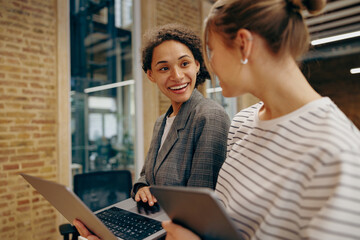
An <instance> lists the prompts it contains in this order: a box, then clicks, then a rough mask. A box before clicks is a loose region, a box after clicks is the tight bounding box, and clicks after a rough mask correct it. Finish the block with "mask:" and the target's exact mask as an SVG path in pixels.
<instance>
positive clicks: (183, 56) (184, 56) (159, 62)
mask: <svg viewBox="0 0 360 240" xmlns="http://www.w3.org/2000/svg"><path fill="white" fill-rule="evenodd" d="M186 57H190V56H189V55H187V54H185V55H182V56H181V57H179V58H178V60H180V59H183V58H186ZM161 63H168V61H165V60H163V61H158V62H157V63H156V64H155V66H157V65H159V64H161Z"/></svg>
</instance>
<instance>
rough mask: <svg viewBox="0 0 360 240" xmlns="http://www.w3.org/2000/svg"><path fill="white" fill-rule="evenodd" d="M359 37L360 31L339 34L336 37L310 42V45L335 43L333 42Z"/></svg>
mask: <svg viewBox="0 0 360 240" xmlns="http://www.w3.org/2000/svg"><path fill="white" fill-rule="evenodd" d="M359 36H360V31H355V32H351V33H345V34H340V35H336V36H332V37H326V38H320V39H316V40H313V41H311V45H313V46H315V45H319V44H324V43H329V42H335V41H340V40H344V39H348V38H354V37H359Z"/></svg>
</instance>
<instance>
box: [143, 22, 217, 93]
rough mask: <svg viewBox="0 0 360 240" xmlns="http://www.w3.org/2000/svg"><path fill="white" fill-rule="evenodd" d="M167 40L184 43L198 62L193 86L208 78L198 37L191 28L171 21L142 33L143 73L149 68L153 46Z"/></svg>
mask: <svg viewBox="0 0 360 240" xmlns="http://www.w3.org/2000/svg"><path fill="white" fill-rule="evenodd" d="M169 40H174V41H178V42H180V43H182V44H184V45H186V46H187V47H188V48H189V49H190V51H191V52H192V54H193V55H194V58H195V60H197V61H198V62H199V63H200V70H199V74H198V76H197V78H196V83H195V87H197V86H198V85H200V84H202V83H204V82H205V79H209V78H210V75H209V73H208V71H207V70H206V67H205V63H204V59H203V55H202V47H201V40H200V37H199V36H198V35H197V34H196V33H195V32H193V31H192V30H191V29H189V28H187V27H185V26H183V25H181V24H178V23H171V24H166V25H163V26H159V27H156V28H154V29H151V30H150V31H148V32H147V33H146V34H145V35H144V39H143V48H142V69H143V70H144V72H145V73H146V72H147V70H151V61H152V57H153V51H154V48H155V47H157V46H159V45H160V44H161V43H163V42H164V41H169Z"/></svg>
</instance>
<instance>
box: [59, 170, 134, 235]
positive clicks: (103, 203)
mask: <svg viewBox="0 0 360 240" xmlns="http://www.w3.org/2000/svg"><path fill="white" fill-rule="evenodd" d="M131 188H132V177H131V173H130V171H129V170H112V171H99V172H90V173H82V174H76V175H75V176H74V193H75V194H76V195H77V196H78V197H79V198H80V199H81V200H82V201H83V202H84V203H85V205H86V206H88V207H89V208H90V209H91V211H93V212H94V211H97V210H99V209H102V208H104V207H107V206H109V205H112V204H115V203H117V202H120V201H122V200H125V199H127V198H129V197H130V192H131ZM59 231H60V233H61V235H63V236H64V240H69V237H70V236H71V235H72V240H76V239H77V237H78V236H79V234H78V232H77V230H76V228H75V227H74V226H72V225H71V224H69V223H66V224H62V225H60V226H59Z"/></svg>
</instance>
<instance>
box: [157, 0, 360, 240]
mask: <svg viewBox="0 0 360 240" xmlns="http://www.w3.org/2000/svg"><path fill="white" fill-rule="evenodd" d="M324 6H325V1H322V0H303V1H301V0H218V1H217V2H215V4H214V6H213V7H212V9H211V12H210V14H209V16H208V18H207V21H206V24H205V29H204V39H205V41H206V53H207V54H206V55H207V56H208V59H207V61H208V65H209V69H210V70H211V71H212V72H213V73H214V74H216V75H217V77H218V78H219V80H220V85H221V87H222V91H223V95H224V96H226V97H235V96H239V95H241V94H244V93H251V94H253V95H254V96H256V97H258V98H259V99H260V100H261V102H259V103H257V104H255V105H253V106H251V107H249V108H247V109H244V110H242V111H241V112H239V113H238V114H237V115H236V116H235V117H234V119H233V121H232V124H231V127H230V130H229V134H228V143H227V151H228V153H227V159H226V160H225V163H224V164H223V166H222V168H221V170H220V173H219V177H218V182H217V186H216V194H217V195H218V197H219V198H220V200H221V201H222V203H223V204H224V206H225V208H226V210H227V211H228V214H229V215H230V217H231V218H232V219H233V220H234V223H235V225H236V227H237V229H238V231H239V233H240V235H242V237H243V238H244V239H266V240H268V239H327V240H328V239H358V238H359V236H360V188H359V186H360V161H359V160H360V133H359V130H358V129H357V128H356V127H355V126H354V125H353V123H352V122H351V121H350V120H349V119H348V118H347V117H346V116H345V115H344V114H343V113H342V112H341V110H340V109H339V108H338V107H337V106H336V105H335V104H334V102H333V101H332V100H331V99H330V98H328V97H322V96H320V95H319V94H318V93H317V92H316V91H315V90H314V89H313V88H312V87H311V86H310V85H309V83H308V81H307V79H306V78H305V77H304V75H303V74H302V72H301V71H300V69H299V67H298V60H299V59H300V57H301V56H302V55H303V54H304V53H305V52H306V50H307V49H308V46H309V34H308V31H307V27H306V24H305V22H304V19H303V16H302V11H303V10H307V11H308V12H309V13H314V14H315V13H318V12H321V10H322V9H323V8H324ZM163 227H164V228H165V230H166V231H167V239H199V237H198V236H196V235H195V234H194V233H192V232H191V231H189V230H187V229H185V228H183V227H181V226H179V225H176V224H174V223H172V222H170V221H168V222H164V223H163Z"/></svg>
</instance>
